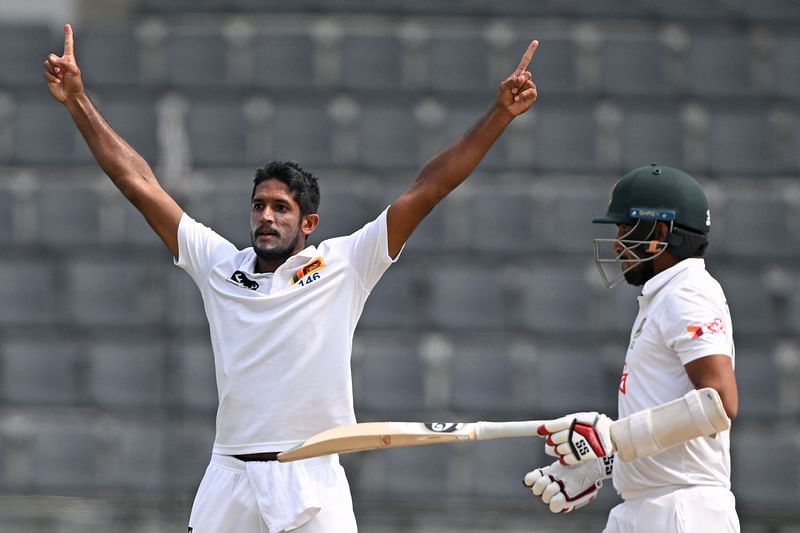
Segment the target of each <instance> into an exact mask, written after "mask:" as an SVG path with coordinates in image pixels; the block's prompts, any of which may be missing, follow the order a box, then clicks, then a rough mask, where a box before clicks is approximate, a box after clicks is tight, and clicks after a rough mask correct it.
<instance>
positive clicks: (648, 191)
mask: <svg viewBox="0 0 800 533" xmlns="http://www.w3.org/2000/svg"><path fill="white" fill-rule="evenodd" d="M593 222H595V223H598V224H614V225H616V227H617V233H616V236H615V238H613V239H595V241H594V255H595V262H596V264H597V266H598V270H599V271H600V274H601V276H602V278H603V281H604V282H605V284H606V286H607V287H609V288H611V287H613V286H615V285H617V284H618V283H620V282H621V281H622V280H625V281H626V282H628V283H629V284H631V285H635V286H637V287H641V295H640V296H639V298H638V299H639V313H638V316H637V317H636V320H635V322H634V324H633V328H632V330H631V334H630V339H629V342H628V345H627V353H626V355H625V364H624V367H623V369H622V375H621V378H620V383H619V390H618V415H619V420H618V421H616V422H615V421H613V420H611V419H610V418H609V417H608V416H606V415H604V414H600V413H597V412H584V413H574V414H571V415H567V416H564V417H562V418H559V419H556V420H553V421H550V422H547V423H545V424H543V425H542V426H541V427H540V428H539V434H540V435H542V436H544V437H546V438H547V440H546V444H545V451H546V452H547V453H548V455H551V456H554V457H558V460H557V461H555V462H554V463H553V464H551V465H549V466H545V467H542V468H537V469H536V470H533V471H532V472H528V474H527V475H525V478H524V482H525V484H526V485H527V486H528V487H530V488H531V491H532V492H533V494H534V496H535V497H537V498H538V499H541V500H542V501H543V502H544V503H545V504H547V505H548V506H549V508H550V510H551V511H552V512H555V513H564V512H570V511H572V510H574V509H577V508H579V507H582V506H584V505H586V504H587V503H589V502H590V501H592V500H593V499H594V498H595V496H596V495H597V491H598V490H599V489H600V487H601V486H602V483H603V480H605V479H608V478H613V484H614V488H615V489H616V491H617V492H618V493H619V494H620V496H621V497H622V499H623V502H622V503H621V504H619V505H617V506H615V507H614V508H613V509H612V510H611V512H610V513H609V516H608V521H607V524H606V527H605V529H604V530H603V531H604V533H645V532H646V533H709V532H711V531H713V532H714V533H734V532H736V533H738V532H739V518H738V516H737V514H736V507H735V498H734V495H733V493H732V492H731V482H730V474H731V460H730V421H731V419H733V418H735V417H736V413H737V410H738V404H739V396H738V390H737V386H736V377H735V374H734V363H735V353H734V343H733V327H732V324H731V317H730V313H729V310H728V305H727V301H726V298H725V294H724V292H723V290H722V288H721V286H720V284H719V283H718V282H717V281H716V280H715V279H714V278H713V277H712V276H711V275H710V274H709V273H708V271H707V270H706V267H705V262H704V259H703V255H704V253H705V250H706V247H707V246H708V233H709V230H710V228H711V213H710V211H709V206H708V200H707V199H706V196H705V194H704V193H703V190H702V189H701V187H700V185H699V184H698V183H697V181H695V179H694V178H692V177H691V176H690V175H688V174H687V173H685V172H683V171H681V170H678V169H675V168H671V167H668V166H662V165H658V164H652V165H650V166H645V167H641V168H637V169H635V170H633V171H631V172H629V173H627V174H626V175H625V176H623V177H622V178H621V179H620V180H619V181H618V182H617V184H616V185H615V187H614V190H613V192H612V194H611V202H610V204H609V206H608V210H607V212H606V213H605V215H603V216H601V217H599V218H596V219H595V220H594V221H593Z"/></svg>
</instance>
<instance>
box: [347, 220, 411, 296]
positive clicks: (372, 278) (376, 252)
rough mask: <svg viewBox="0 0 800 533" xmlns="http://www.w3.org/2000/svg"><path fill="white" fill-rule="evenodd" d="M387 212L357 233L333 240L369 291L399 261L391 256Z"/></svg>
mask: <svg viewBox="0 0 800 533" xmlns="http://www.w3.org/2000/svg"><path fill="white" fill-rule="evenodd" d="M387 211H388V208H386V209H384V210H383V211H382V212H381V214H380V215H378V218H376V219H375V220H373V221H372V222H368V223H367V224H365V225H364V227H362V228H361V229H360V230H358V231H356V232H355V233H352V234H350V235H348V236H346V237H338V238H336V239H331V241H332V243H333V242H335V243H336V246H337V248H338V249H339V250H341V251H342V253H343V254H345V256H346V257H347V260H348V262H349V263H350V265H351V266H352V267H353V269H354V270H355V271H356V272H357V273H358V276H359V277H360V278H361V282H362V283H363V284H364V287H365V288H366V289H367V290H368V291H371V290H372V289H373V287H375V284H377V283H378V280H379V279H380V278H381V276H382V275H383V273H384V272H386V269H387V268H389V266H390V265H391V264H392V263H394V262H395V261H396V260H397V258H394V259H392V258H391V257H390V256H389V233H388V228H387V226H386V213H387ZM397 256H398V257H399V256H400V254H399V253H398V254H397Z"/></svg>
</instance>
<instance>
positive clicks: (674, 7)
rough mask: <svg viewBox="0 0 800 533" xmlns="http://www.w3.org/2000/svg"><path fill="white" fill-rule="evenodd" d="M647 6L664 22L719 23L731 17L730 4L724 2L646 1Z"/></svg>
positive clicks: (723, 0)
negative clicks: (712, 21) (709, 21)
mask: <svg viewBox="0 0 800 533" xmlns="http://www.w3.org/2000/svg"><path fill="white" fill-rule="evenodd" d="M647 4H648V7H649V9H651V10H652V11H653V12H654V13H655V14H656V15H657V16H659V17H661V18H663V19H666V20H687V21H702V20H714V21H719V20H724V19H725V17H726V16H730V15H731V11H730V5H731V4H730V3H729V2H726V1H725V0H706V1H704V2H697V1H696V0H672V1H670V2H663V1H661V0H647Z"/></svg>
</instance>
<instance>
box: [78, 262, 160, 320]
mask: <svg viewBox="0 0 800 533" xmlns="http://www.w3.org/2000/svg"><path fill="white" fill-rule="evenodd" d="M161 268H162V267H161V266H160V265H156V266H153V265H146V264H144V263H143V262H139V261H132V260H131V257H130V255H129V256H127V257H126V258H125V259H124V260H118V259H116V258H113V259H112V258H109V257H105V256H99V257H91V258H90V257H82V258H73V259H70V260H69V261H68V262H67V265H66V269H65V277H64V282H65V291H66V292H65V294H66V298H65V299H66V301H67V316H68V317H69V318H70V319H71V320H74V321H75V322H76V323H78V324H82V325H93V326H94V325H105V326H110V325H137V324H153V323H156V322H158V321H159V320H160V318H161V317H160V312H158V310H157V309H154V308H153V307H151V306H152V305H158V304H154V303H153V300H154V298H155V295H157V294H159V293H160V291H161V284H162V281H161V279H160V278H161V276H162V271H161V270H160V269H161Z"/></svg>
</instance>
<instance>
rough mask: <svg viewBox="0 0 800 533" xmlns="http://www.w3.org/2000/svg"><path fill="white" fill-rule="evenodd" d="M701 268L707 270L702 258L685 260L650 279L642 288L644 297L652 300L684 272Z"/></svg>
mask: <svg viewBox="0 0 800 533" xmlns="http://www.w3.org/2000/svg"><path fill="white" fill-rule="evenodd" d="M701 268H702V269H705V268H706V262H705V259H703V258H702V257H690V258H688V259H684V260H683V261H679V262H678V263H676V264H674V265H672V266H671V267H669V268H668V269H666V270H663V271H661V272H659V273H658V274H656V275H655V276H653V277H652V278H650V280H648V281H647V283H645V284H644V287H642V297H644V298H650V297H652V296H654V295H655V294H656V293H657V292H658V291H660V290H661V289H663V288H664V287H665V286H667V285H668V284H669V282H670V281H672V280H673V279H675V278H676V277H678V276H680V275H681V274H683V273H684V272H687V271H689V270H692V269H701Z"/></svg>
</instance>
